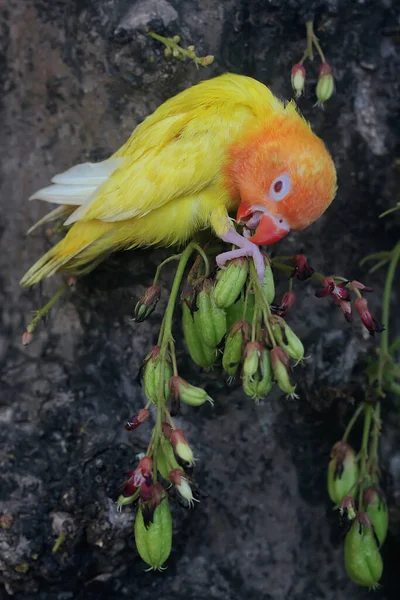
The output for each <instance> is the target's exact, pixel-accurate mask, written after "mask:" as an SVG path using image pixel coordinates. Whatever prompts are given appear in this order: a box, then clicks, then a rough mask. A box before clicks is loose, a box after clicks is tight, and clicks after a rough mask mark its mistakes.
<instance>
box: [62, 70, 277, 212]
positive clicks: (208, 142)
mask: <svg viewBox="0 0 400 600" xmlns="http://www.w3.org/2000/svg"><path fill="white" fill-rule="evenodd" d="M239 79H244V80H246V82H247V83H248V87H247V88H246V86H243V81H238V80H239ZM250 82H251V83H250ZM251 86H253V87H254V88H255V90H254V89H253V88H252V87H251ZM274 102H275V103H277V107H278V108H279V109H281V108H282V105H281V103H280V102H279V101H278V100H276V99H275V98H274V96H273V95H272V94H271V92H270V91H269V90H268V89H267V88H266V87H265V86H263V85H262V84H259V83H258V82H255V81H254V80H251V79H249V78H239V76H222V77H220V78H216V79H213V80H210V81H208V82H203V83H202V84H200V85H198V86H194V87H192V88H190V89H189V90H186V91H185V92H182V93H181V94H179V95H178V96H175V97H174V98H171V99H170V100H168V101H167V102H165V103H164V104H163V105H162V106H161V107H160V108H159V109H157V110H156V111H155V112H154V113H153V114H152V115H151V116H150V117H148V118H147V119H145V121H144V122H143V123H142V124H141V125H139V127H137V129H136V130H135V131H134V133H133V134H132V136H131V138H130V139H129V140H128V142H127V143H126V144H125V145H124V146H123V147H122V148H121V149H120V150H119V151H118V152H116V153H115V155H114V157H113V158H114V159H116V158H118V159H120V160H123V163H122V164H121V166H119V168H117V169H116V170H115V171H114V172H113V173H112V174H111V175H110V177H109V178H108V179H107V181H106V182H105V183H104V184H103V185H102V186H101V188H100V189H98V190H96V193H95V195H94V196H92V197H90V198H89V199H88V200H87V201H86V202H85V203H84V204H83V205H82V206H80V207H79V208H78V209H77V210H76V211H75V212H74V213H73V214H72V215H71V216H70V217H69V219H68V220H67V221H66V224H70V223H73V222H75V221H78V220H83V221H85V220H90V219H99V220H102V221H121V220H125V219H130V218H136V217H142V216H144V215H146V214H148V213H149V212H150V211H152V210H155V209H157V208H159V207H160V206H163V205H164V204H166V203H167V202H171V201H173V200H174V199H176V198H179V197H181V196H183V195H188V194H191V193H196V192H198V191H199V190H202V189H204V188H206V187H208V186H209V185H210V184H212V183H213V182H215V181H216V179H217V178H218V177H219V176H220V175H221V169H222V166H223V164H224V161H225V159H226V150H227V148H228V147H229V145H230V144H231V143H232V142H233V141H234V140H235V139H237V138H238V136H240V134H241V133H242V132H244V131H246V130H248V129H249V127H251V126H252V125H253V124H254V123H255V122H256V121H257V119H258V118H259V117H260V115H261V113H262V110H261V109H263V110H264V112H268V110H271V108H272V106H271V104H272V103H274Z"/></svg>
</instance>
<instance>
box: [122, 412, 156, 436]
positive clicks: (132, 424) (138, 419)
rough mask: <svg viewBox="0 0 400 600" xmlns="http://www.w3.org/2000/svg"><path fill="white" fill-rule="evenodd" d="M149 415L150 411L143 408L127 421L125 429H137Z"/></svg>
mask: <svg viewBox="0 0 400 600" xmlns="http://www.w3.org/2000/svg"><path fill="white" fill-rule="evenodd" d="M149 415H150V413H149V411H148V410H147V408H141V409H140V410H139V412H138V414H137V415H136V416H135V417H133V418H132V419H131V420H130V421H127V422H126V424H125V429H126V430H127V431H133V430H134V429H137V428H138V427H139V425H141V424H142V423H143V421H145V420H146V419H147V418H148V416H149Z"/></svg>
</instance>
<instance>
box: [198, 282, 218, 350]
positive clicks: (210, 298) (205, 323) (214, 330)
mask: <svg viewBox="0 0 400 600" xmlns="http://www.w3.org/2000/svg"><path fill="white" fill-rule="evenodd" d="M197 307H198V311H197V312H196V313H195V315H194V320H195V322H196V325H197V327H198V331H199V333H200V336H201V339H202V340H203V343H204V344H205V345H206V346H209V347H210V348H216V347H217V346H218V344H219V343H220V342H221V340H222V338H223V337H224V335H225V333H226V314H225V311H224V310H223V309H222V308H218V307H217V305H216V304H215V300H214V295H213V287H212V284H211V281H210V280H206V281H205V282H204V285H203V289H202V290H201V291H200V292H199V294H198V296H197Z"/></svg>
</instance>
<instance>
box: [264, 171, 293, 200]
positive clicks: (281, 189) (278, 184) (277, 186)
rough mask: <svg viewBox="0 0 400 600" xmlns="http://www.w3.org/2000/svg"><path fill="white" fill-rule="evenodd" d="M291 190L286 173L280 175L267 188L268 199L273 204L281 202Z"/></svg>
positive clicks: (290, 183)
mask: <svg viewBox="0 0 400 600" xmlns="http://www.w3.org/2000/svg"><path fill="white" fill-rule="evenodd" d="M291 189H292V182H291V179H290V176H289V175H288V174H287V173H282V175H279V177H277V178H276V179H274V181H273V182H272V183H271V187H270V188H269V197H270V198H271V200H273V201H274V202H279V201H280V200H283V199H284V198H285V196H287V195H288V193H289V192H290V190H291Z"/></svg>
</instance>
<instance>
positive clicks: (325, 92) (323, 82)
mask: <svg viewBox="0 0 400 600" xmlns="http://www.w3.org/2000/svg"><path fill="white" fill-rule="evenodd" d="M334 89H335V82H334V80H333V75H332V69H331V68H330V66H329V65H328V63H326V62H324V63H322V65H320V67H319V78H318V82H317V88H316V91H315V92H316V95H317V99H318V103H317V104H318V105H319V106H322V105H323V103H324V102H326V101H327V100H329V98H330V97H331V96H332V94H333V92H334Z"/></svg>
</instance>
